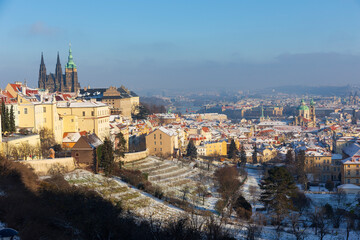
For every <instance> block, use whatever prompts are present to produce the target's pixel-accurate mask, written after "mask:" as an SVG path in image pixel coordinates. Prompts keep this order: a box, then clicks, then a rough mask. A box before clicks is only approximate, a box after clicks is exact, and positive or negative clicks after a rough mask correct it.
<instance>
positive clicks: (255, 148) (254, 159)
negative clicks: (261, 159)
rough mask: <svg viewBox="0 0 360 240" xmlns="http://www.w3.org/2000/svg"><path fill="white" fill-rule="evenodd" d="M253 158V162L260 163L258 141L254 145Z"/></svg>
mask: <svg viewBox="0 0 360 240" xmlns="http://www.w3.org/2000/svg"><path fill="white" fill-rule="evenodd" d="M252 160H253V163H255V164H256V163H258V159H257V147H256V143H255V144H254V147H253V154H252Z"/></svg>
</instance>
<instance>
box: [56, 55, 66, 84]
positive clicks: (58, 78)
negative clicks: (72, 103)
mask: <svg viewBox="0 0 360 240" xmlns="http://www.w3.org/2000/svg"><path fill="white" fill-rule="evenodd" d="M55 79H56V81H55V84H56V86H55V89H56V90H58V91H62V89H63V87H64V79H63V74H62V69H61V63H60V57H59V52H58V54H57V60H56V68H55Z"/></svg>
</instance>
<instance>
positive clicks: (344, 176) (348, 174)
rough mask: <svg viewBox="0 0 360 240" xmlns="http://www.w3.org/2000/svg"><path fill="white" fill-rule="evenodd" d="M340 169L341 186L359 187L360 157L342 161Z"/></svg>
mask: <svg viewBox="0 0 360 240" xmlns="http://www.w3.org/2000/svg"><path fill="white" fill-rule="evenodd" d="M341 169H342V172H341V183H342V184H349V183H350V184H356V185H360V156H353V157H350V158H347V159H345V160H343V162H342V167H341Z"/></svg>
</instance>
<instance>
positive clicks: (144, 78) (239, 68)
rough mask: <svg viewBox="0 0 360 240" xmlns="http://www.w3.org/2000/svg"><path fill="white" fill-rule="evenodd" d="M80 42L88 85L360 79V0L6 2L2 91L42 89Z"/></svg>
mask: <svg viewBox="0 0 360 240" xmlns="http://www.w3.org/2000/svg"><path fill="white" fill-rule="evenodd" d="M70 42H71V45H72V51H73V57H74V61H75V63H76V64H77V67H78V77H79V81H80V84H81V85H82V86H87V85H90V86H91V87H108V86H121V85H124V86H126V87H128V88H130V89H133V90H136V91H140V92H144V91H151V90H154V89H184V90H187V89H189V90H194V89H199V90H201V89H233V90H244V89H256V88H262V87H272V86H274V87H276V86H281V85H299V84H301V85H309V86H322V85H331V86H340V85H347V84H358V83H359V80H360V0H317V1H313V0H301V1H299V0H271V1H269V0H256V1H255V0H221V1H220V0H217V1H215V0H192V1H190V0H172V1H169V0H163V1H160V0H151V1H149V0H116V1H115V0H114V1H110V0H109V1H90V0H87V1H82V0H76V1H74V0H73V1H67V0H63V1H48V0H47V1H41V0H38V1H28V0H27V1H26V0H23V1H21V0H13V1H10V0H0V87H2V88H3V87H5V85H6V83H8V82H14V81H24V79H26V81H27V83H28V85H30V86H33V87H36V86H37V80H38V72H39V64H40V56H41V52H43V54H44V60H45V64H46V68H47V71H48V72H54V71H55V62H56V54H57V52H59V54H60V58H61V63H62V66H63V68H64V67H65V64H66V62H67V55H68V45H69V43H70Z"/></svg>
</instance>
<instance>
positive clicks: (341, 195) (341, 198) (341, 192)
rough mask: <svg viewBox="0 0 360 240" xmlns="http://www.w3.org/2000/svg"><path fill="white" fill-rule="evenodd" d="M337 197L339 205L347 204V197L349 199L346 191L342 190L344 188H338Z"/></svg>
mask: <svg viewBox="0 0 360 240" xmlns="http://www.w3.org/2000/svg"><path fill="white" fill-rule="evenodd" d="M335 198H336V201H337V204H338V207H340V205H343V204H345V203H346V199H347V196H346V193H345V191H344V190H342V189H338V190H337V192H336V194H335Z"/></svg>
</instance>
